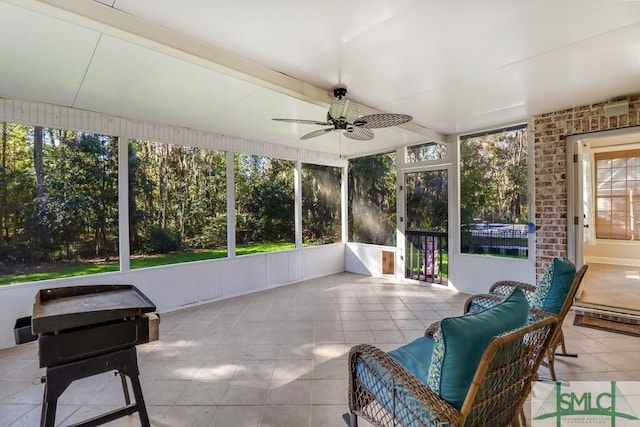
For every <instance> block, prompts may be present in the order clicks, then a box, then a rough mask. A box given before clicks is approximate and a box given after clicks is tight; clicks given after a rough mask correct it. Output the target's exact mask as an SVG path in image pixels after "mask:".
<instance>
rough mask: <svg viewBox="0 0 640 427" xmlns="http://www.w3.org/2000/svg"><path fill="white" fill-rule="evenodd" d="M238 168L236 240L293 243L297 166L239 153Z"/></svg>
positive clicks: (236, 167) (286, 161)
mask: <svg viewBox="0 0 640 427" xmlns="http://www.w3.org/2000/svg"><path fill="white" fill-rule="evenodd" d="M235 169H236V176H235V178H236V239H237V240H236V241H237V244H246V243H249V242H263V243H265V242H269V241H272V242H293V241H294V229H295V227H294V215H295V212H294V189H293V169H294V163H293V162H292V161H289V160H282V159H272V158H268V157H262V156H253V155H247V154H238V155H236V156H235Z"/></svg>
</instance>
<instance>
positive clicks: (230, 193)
mask: <svg viewBox="0 0 640 427" xmlns="http://www.w3.org/2000/svg"><path fill="white" fill-rule="evenodd" d="M226 161H227V165H226V166H227V169H226V175H227V176H226V177H227V257H228V258H234V257H235V256H236V168H235V153H234V152H233V151H227V158H226Z"/></svg>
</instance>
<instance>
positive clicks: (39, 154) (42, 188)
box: [33, 126, 47, 199]
mask: <svg viewBox="0 0 640 427" xmlns="http://www.w3.org/2000/svg"><path fill="white" fill-rule="evenodd" d="M33 164H34V168H35V173H36V197H37V198H38V199H42V198H44V197H45V196H46V195H47V185H46V183H45V181H44V159H43V149H42V128H41V127H39V126H36V127H34V128H33Z"/></svg>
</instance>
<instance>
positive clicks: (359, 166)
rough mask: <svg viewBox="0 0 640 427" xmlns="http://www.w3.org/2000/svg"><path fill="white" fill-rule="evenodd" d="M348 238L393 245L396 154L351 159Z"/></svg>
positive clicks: (355, 240) (362, 241)
mask: <svg viewBox="0 0 640 427" xmlns="http://www.w3.org/2000/svg"><path fill="white" fill-rule="evenodd" d="M348 175H349V186H348V187H349V195H348V203H349V240H351V241H354V242H361V243H375V244H385V245H392V244H393V236H394V233H395V229H396V164H395V153H384V154H378V155H373V156H367V157H361V158H358V159H352V160H350V161H349V174H348Z"/></svg>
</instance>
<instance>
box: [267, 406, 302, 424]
mask: <svg viewBox="0 0 640 427" xmlns="http://www.w3.org/2000/svg"><path fill="white" fill-rule="evenodd" d="M310 415H311V408H310V407H309V406H277V407H273V406H266V407H265V408H264V411H263V413H262V419H261V421H260V427H283V426H307V425H309V417H310Z"/></svg>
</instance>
